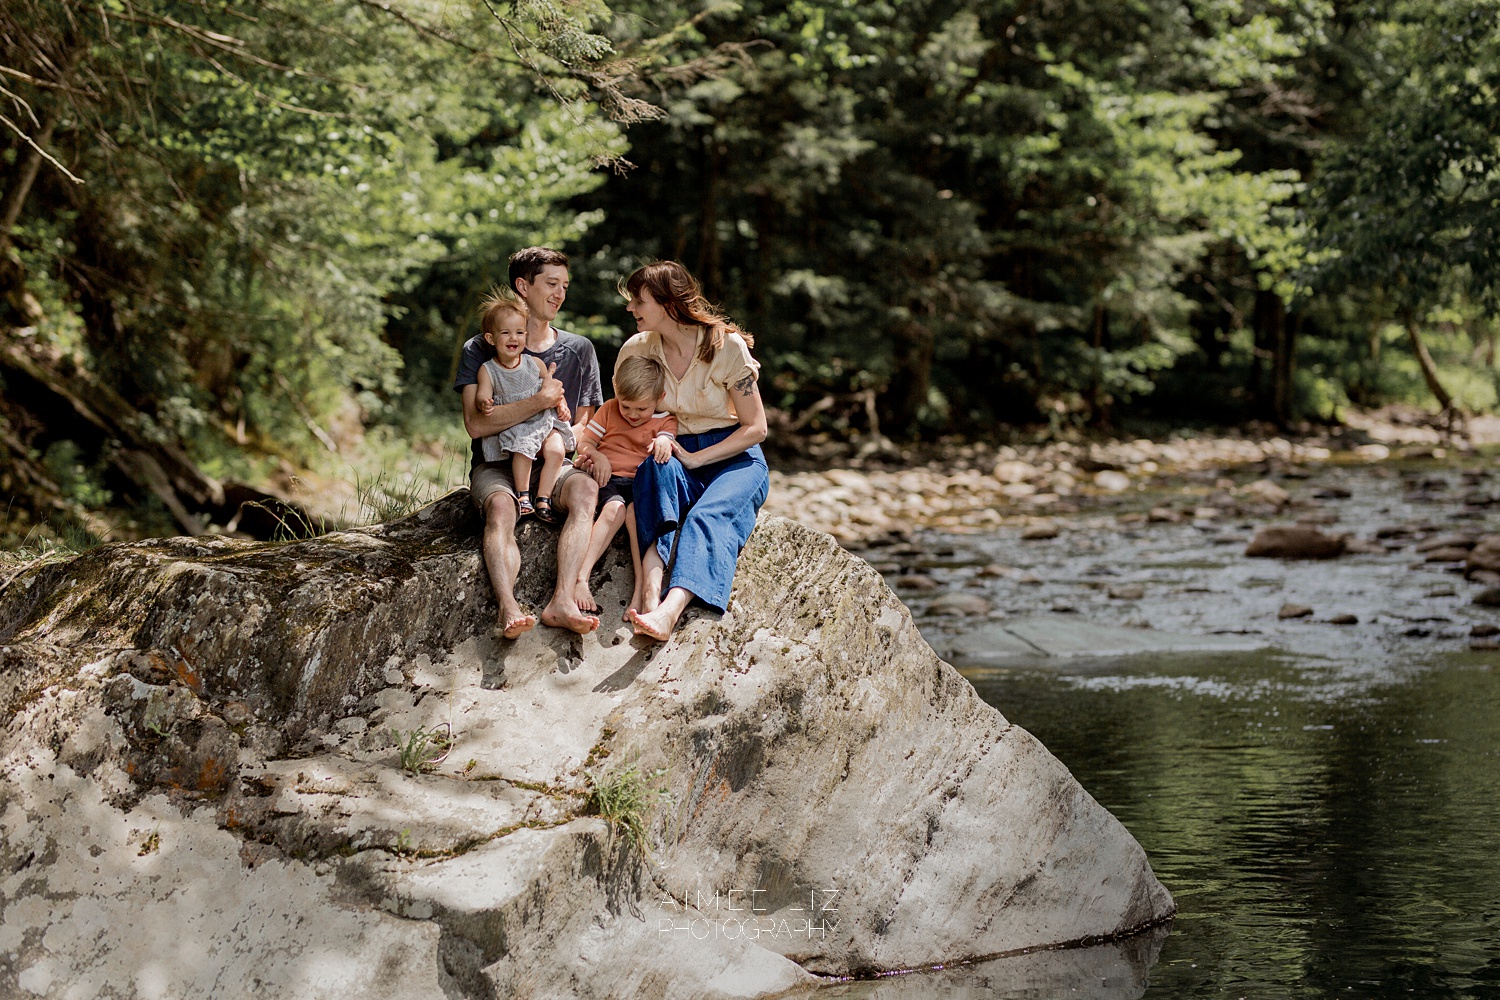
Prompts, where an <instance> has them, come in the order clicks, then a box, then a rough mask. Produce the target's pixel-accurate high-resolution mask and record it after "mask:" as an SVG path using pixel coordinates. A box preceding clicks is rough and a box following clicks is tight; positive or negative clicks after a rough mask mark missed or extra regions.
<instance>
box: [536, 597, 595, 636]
mask: <svg viewBox="0 0 1500 1000" xmlns="http://www.w3.org/2000/svg"><path fill="white" fill-rule="evenodd" d="M542 624H543V625H551V626H552V627H553V628H565V629H568V630H569V631H572V632H577V633H578V634H579V635H587V634H588V633H590V632H592V631H594V629H596V628H598V627H599V619H598V618H596V617H594V616H593V615H586V614H584V613H583V612H582V611H580V610H579V608H578V605H577V604H574V603H573V602H572V601H569V602H567V603H566V604H564V603H559V602H558V601H556V600H554V601H553V602H552V603H551V604H549V605H547V606H546V607H545V608H543V609H542Z"/></svg>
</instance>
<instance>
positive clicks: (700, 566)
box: [453, 247, 770, 640]
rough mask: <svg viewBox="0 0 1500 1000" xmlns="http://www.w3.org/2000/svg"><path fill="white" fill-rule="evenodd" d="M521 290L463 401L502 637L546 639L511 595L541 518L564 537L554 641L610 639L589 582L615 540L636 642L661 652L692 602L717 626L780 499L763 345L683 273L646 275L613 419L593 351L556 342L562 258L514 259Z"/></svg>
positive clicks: (669, 266)
mask: <svg viewBox="0 0 1500 1000" xmlns="http://www.w3.org/2000/svg"><path fill="white" fill-rule="evenodd" d="M509 278H510V286H509V290H508V291H504V292H500V293H497V294H494V295H491V296H490V297H488V298H487V299H486V300H485V302H484V304H483V306H482V311H481V314H480V333H479V335H478V336H475V337H472V338H470V339H469V341H468V342H467V343H465V344H464V348H463V355H462V358H461V360H460V362H459V366H458V376H457V378H456V379H455V381H454V385H453V387H454V388H455V389H457V390H458V391H459V392H461V393H462V394H463V415H464V428H465V430H467V431H468V434H469V437H471V438H472V439H473V446H472V451H473V464H472V466H471V469H470V473H469V489H470V493H471V495H472V497H473V500H474V503H475V504H476V505H477V506H478V507H479V509H480V510H481V511H483V512H484V561H485V566H486V568H487V569H488V571H489V576H490V584H491V586H493V587H494V590H495V598H496V600H497V601H498V602H499V605H500V621H499V628H500V631H501V634H502V635H504V636H505V638H507V639H514V638H516V637H517V636H519V635H521V634H522V633H524V632H526V631H528V630H529V629H531V628H533V627H535V625H536V622H537V619H536V617H535V616H533V615H530V614H527V613H526V612H524V611H523V610H522V609H521V606H520V605H519V604H518V603H517V601H516V596H515V586H516V578H517V576H518V575H519V573H520V569H521V555H520V550H519V549H518V548H517V546H516V538H515V529H516V523H517V521H518V520H519V519H520V518H522V517H526V516H530V515H534V516H535V517H536V518H537V519H538V520H540V521H544V522H547V523H549V524H552V523H560V524H561V525H562V531H561V534H560V535H559V537H558V542H557V584H556V587H555V588H554V590H553V593H552V599H551V600H550V601H549V602H548V604H547V606H546V607H545V608H543V609H542V613H541V621H542V623H543V624H544V625H551V626H556V627H558V628H566V629H571V630H572V631H574V632H578V633H580V634H582V633H586V632H592V631H593V630H594V629H596V628H598V627H599V618H598V612H599V611H600V608H599V605H598V603H597V602H596V601H595V600H594V596H593V593H592V591H591V590H590V588H589V575H590V573H591V572H592V571H593V568H594V564H595V563H596V562H597V561H598V560H599V558H600V556H602V555H603V554H604V550H605V549H606V548H608V546H609V544H610V542H611V541H612V540H613V539H614V537H615V534H616V533H617V532H618V531H619V529H620V525H621V524H625V525H627V526H628V533H629V535H630V543H631V561H632V564H633V566H634V568H635V590H634V593H633V594H632V596H631V599H630V604H629V606H628V607H627V608H626V610H625V615H624V620H626V621H628V622H630V623H631V625H632V627H633V628H634V630H635V632H636V634H637V635H644V636H648V637H650V638H652V639H657V640H665V639H666V638H667V637H668V636H669V635H671V632H672V629H673V628H674V627H675V626H676V624H677V620H678V619H679V618H680V617H681V615H682V612H683V611H685V610H686V609H687V606H688V605H689V604H690V603H691V602H692V601H693V600H694V599H697V600H699V601H701V602H702V603H704V604H706V605H708V606H710V607H713V608H716V609H719V610H721V611H722V610H723V609H724V608H725V607H726V606H727V605H728V603H729V588H730V584H731V583H732V582H733V580H734V569H735V563H736V562H737V560H738V558H739V553H740V550H741V549H742V548H744V546H745V542H746V541H747V540H748V539H749V537H750V532H751V530H752V529H753V528H754V527H755V517H756V513H757V512H758V511H759V509H760V506H761V504H763V503H764V502H765V499H766V493H767V491H768V489H769V487H770V478H769V473H768V471H767V469H766V461H765V457H764V455H763V454H762V453H761V449H760V443H761V442H762V441H764V440H765V437H766V416H765V409H764V407H763V405H762V403H761V398H760V389H759V386H758V384H757V379H758V375H759V372H760V364H759V363H758V362H757V361H756V360H755V359H754V358H753V357H752V356H751V354H750V347H751V346H752V344H753V343H754V341H753V340H752V338H751V337H750V335H749V334H747V333H745V332H743V331H742V330H740V329H739V328H738V327H736V326H735V325H734V324H733V323H731V322H729V320H728V319H727V318H725V317H724V316H723V315H722V314H721V313H719V312H718V310H716V309H715V308H714V307H713V306H711V305H710V304H709V303H708V301H707V300H706V299H704V297H703V294H702V292H701V290H700V289H699V287H698V283H697V282H696V281H695V280H694V279H693V277H692V275H690V274H689V273H688V272H687V270H686V269H685V268H684V267H682V265H680V264H677V263H675V262H672V261H659V262H657V263H654V264H648V265H646V266H645V267H642V268H640V269H638V270H637V271H636V272H635V273H633V274H632V275H630V277H629V278H627V279H626V280H625V282H624V284H623V285H622V287H621V292H622V293H623V294H624V295H625V296H626V297H627V298H628V299H629V305H628V306H627V307H626V308H627V309H628V310H629V312H630V314H631V315H632V316H634V317H635V320H636V323H637V325H638V326H639V328H640V332H639V333H637V334H636V335H635V336H633V337H631V338H630V339H629V340H627V341H626V342H625V344H624V346H623V347H621V348H620V354H619V359H618V361H617V362H616V365H615V371H614V377H613V379H612V382H613V385H614V398H613V399H611V400H610V401H609V402H607V403H606V402H605V401H604V396H603V392H602V390H601V387H600V379H599V361H598V358H597V357H596V356H595V354H594V345H593V344H592V343H590V342H589V341H588V340H587V339H586V338H584V337H580V336H577V335H576V334H572V333H567V332H565V331H563V330H558V329H555V328H554V327H553V326H552V320H553V318H555V317H556V316H557V312H558V310H559V309H560V308H561V307H562V304H563V300H564V299H565V298H566V297H567V293H568V258H567V257H566V256H565V255H563V254H562V253H559V252H558V251H556V250H550V249H547V248H545V247H528V248H526V249H525V250H521V251H519V252H518V253H516V254H515V255H513V256H512V257H511V259H510V274H509ZM575 450H576V454H575V456H574V458H573V459H572V460H571V461H570V460H569V459H568V457H567V455H568V453H569V452H574V451H575ZM539 456H540V459H541V460H540V461H537V459H538V457H539ZM596 512H597V518H596ZM663 588H666V589H665V592H663Z"/></svg>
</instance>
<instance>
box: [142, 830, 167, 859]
mask: <svg viewBox="0 0 1500 1000" xmlns="http://www.w3.org/2000/svg"><path fill="white" fill-rule="evenodd" d="M160 849H161V833H160V832H159V831H157V830H152V831H151V832H150V834H148V835H147V836H146V839H145V840H143V841H141V849H140V850H139V851H138V852H136V853H137V855H138V856H140V857H143V858H144V857H145V856H146V855H148V854H155V853H156V852H157V851H158V850H160Z"/></svg>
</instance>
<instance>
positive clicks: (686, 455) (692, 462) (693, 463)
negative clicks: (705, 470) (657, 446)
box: [672, 441, 704, 469]
mask: <svg viewBox="0 0 1500 1000" xmlns="http://www.w3.org/2000/svg"><path fill="white" fill-rule="evenodd" d="M672 454H674V455H676V456H677V460H678V461H679V462H681V463H682V467H683V468H685V469H696V468H698V467H699V466H700V465H703V464H704V462H703V459H702V458H701V457H700V456H699V454H698V452H696V451H688V450H687V449H686V448H684V447H683V446H682V445H680V444H678V443H677V442H676V441H673V442H672Z"/></svg>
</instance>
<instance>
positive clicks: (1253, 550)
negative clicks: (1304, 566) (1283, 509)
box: [1245, 524, 1344, 559]
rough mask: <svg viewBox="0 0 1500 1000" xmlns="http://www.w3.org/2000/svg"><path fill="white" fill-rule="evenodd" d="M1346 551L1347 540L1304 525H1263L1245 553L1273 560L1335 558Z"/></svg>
mask: <svg viewBox="0 0 1500 1000" xmlns="http://www.w3.org/2000/svg"><path fill="white" fill-rule="evenodd" d="M1343 552H1344V540H1343V539H1342V538H1339V537H1337V536H1334V535H1325V534H1324V533H1323V532H1321V531H1319V530H1318V529H1317V528H1312V527H1308V526H1306V525H1300V524H1272V525H1268V526H1266V527H1264V528H1261V529H1260V530H1259V531H1257V532H1256V533H1255V537H1254V538H1252V539H1250V544H1249V545H1247V546H1245V555H1247V556H1252V557H1263V558H1271V559H1332V558H1334V557H1335V556H1339V555H1342V554H1343Z"/></svg>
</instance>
